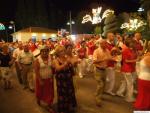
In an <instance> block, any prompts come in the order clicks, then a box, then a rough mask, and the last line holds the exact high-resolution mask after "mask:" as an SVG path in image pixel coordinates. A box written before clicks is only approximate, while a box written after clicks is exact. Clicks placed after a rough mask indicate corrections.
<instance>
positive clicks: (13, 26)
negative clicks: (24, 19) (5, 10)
mask: <svg viewBox="0 0 150 113" xmlns="http://www.w3.org/2000/svg"><path fill="white" fill-rule="evenodd" d="M10 23H11V24H12V26H9V28H10V29H12V28H13V30H14V33H15V32H16V26H15V22H14V21H10Z"/></svg>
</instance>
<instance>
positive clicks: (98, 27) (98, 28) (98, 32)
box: [94, 26, 102, 35]
mask: <svg viewBox="0 0 150 113" xmlns="http://www.w3.org/2000/svg"><path fill="white" fill-rule="evenodd" d="M101 33H102V29H101V27H100V26H96V27H95V29H94V34H96V35H98V34H101Z"/></svg>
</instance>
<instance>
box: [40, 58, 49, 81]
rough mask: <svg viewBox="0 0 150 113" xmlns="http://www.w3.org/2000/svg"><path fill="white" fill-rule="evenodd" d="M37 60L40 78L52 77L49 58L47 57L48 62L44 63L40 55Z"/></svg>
mask: <svg viewBox="0 0 150 113" xmlns="http://www.w3.org/2000/svg"><path fill="white" fill-rule="evenodd" d="M38 61H39V64H40V77H41V78H42V79H47V78H51V77H52V68H51V59H50V57H49V59H48V64H46V63H44V61H43V59H42V58H41V56H39V57H38Z"/></svg>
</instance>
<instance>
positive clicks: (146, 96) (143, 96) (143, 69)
mask: <svg viewBox="0 0 150 113" xmlns="http://www.w3.org/2000/svg"><path fill="white" fill-rule="evenodd" d="M134 107H135V109H136V110H150V53H148V54H146V55H145V56H144V58H143V59H142V60H141V62H140V74H139V77H138V95H137V99H136V102H135V104H134Z"/></svg>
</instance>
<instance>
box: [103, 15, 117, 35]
mask: <svg viewBox="0 0 150 113" xmlns="http://www.w3.org/2000/svg"><path fill="white" fill-rule="evenodd" d="M104 24H105V26H104V27H103V31H104V32H103V34H102V35H103V36H106V34H107V33H108V32H117V31H118V30H119V26H118V23H117V18H116V16H115V15H109V16H108V17H107V18H106V19H105V21H104Z"/></svg>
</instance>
